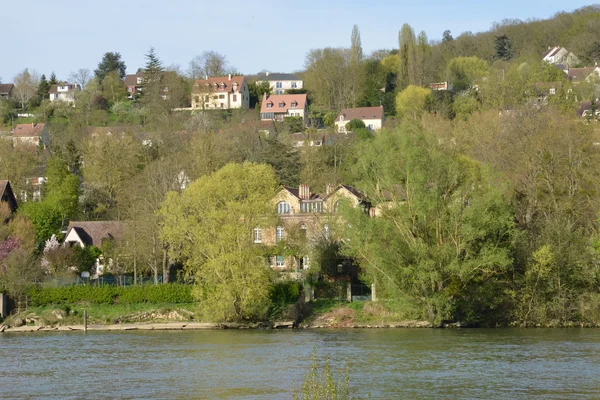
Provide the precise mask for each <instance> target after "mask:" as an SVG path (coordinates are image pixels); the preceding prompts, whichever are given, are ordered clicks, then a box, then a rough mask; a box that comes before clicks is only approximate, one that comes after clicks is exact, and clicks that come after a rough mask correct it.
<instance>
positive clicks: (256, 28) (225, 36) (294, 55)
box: [0, 0, 591, 83]
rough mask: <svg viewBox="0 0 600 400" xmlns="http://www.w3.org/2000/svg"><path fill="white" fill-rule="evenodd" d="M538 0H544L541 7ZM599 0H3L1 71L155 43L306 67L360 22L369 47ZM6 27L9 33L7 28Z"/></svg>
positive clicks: (46, 67)
mask: <svg viewBox="0 0 600 400" xmlns="http://www.w3.org/2000/svg"><path fill="white" fill-rule="evenodd" d="M539 4H543V6H540V5H539ZM589 4H591V3H586V2H582V1H579V0H571V1H569V2H565V1H558V0H544V1H543V2H539V1H529V0H520V1H517V0H504V1H494V2H491V1H485V0H454V1H452V2H451V1H447V0H446V1H442V0H428V1H415V0H412V1H399V0H379V1H378V0H362V1H358V0H321V1H317V0H303V1H294V2H289V3H288V2H285V1H283V2H282V1H270V2H269V1H263V0H255V1H248V0H227V1H223V0H221V1H210V2H208V1H205V0H170V1H155V0H145V1H139V0H103V1H94V2H88V1H81V0H54V1H49V0H29V1H27V2H25V3H24V2H17V1H8V0H0V15H2V16H4V17H5V18H2V21H3V22H2V23H1V24H0V26H1V27H2V31H3V32H4V40H3V41H2V47H3V51H2V52H1V55H0V78H1V79H2V80H1V81H2V82H5V83H6V82H11V81H12V79H13V77H14V76H15V75H16V74H17V73H19V72H21V71H22V70H23V69H24V68H29V70H35V71H37V72H38V73H39V74H46V76H49V75H50V74H51V72H52V71H54V72H55V73H56V75H57V77H58V79H62V80H67V79H68V76H69V73H70V72H71V71H75V70H77V69H79V68H89V69H90V70H92V71H93V70H94V68H96V67H97V65H98V63H99V62H100V60H101V58H102V55H103V54H104V53H106V52H108V51H112V52H119V53H121V56H122V58H123V60H124V61H125V63H126V64H127V71H128V73H135V71H136V70H137V69H138V68H139V67H143V66H144V64H145V58H144V55H145V54H146V53H147V52H148V50H149V48H150V47H151V46H153V47H154V48H155V50H156V52H157V54H158V56H159V57H160V59H161V60H162V62H163V64H164V65H165V66H170V65H179V66H180V67H181V69H182V70H184V71H185V70H187V68H188V65H189V62H190V60H191V59H192V58H194V56H196V55H199V54H201V53H202V52H204V51H207V50H214V51H217V52H219V53H222V54H225V55H226V56H227V59H228V61H229V62H230V64H231V65H232V66H234V67H235V69H236V70H237V71H239V72H241V73H244V74H253V73H256V72H259V71H262V70H267V71H272V72H294V71H298V70H302V69H303V66H304V58H305V55H306V53H307V52H308V51H309V50H310V49H314V48H323V47H342V46H344V47H349V45H350V34H351V32H352V27H353V25H354V24H356V25H358V27H359V29H360V33H361V39H362V46H363V51H364V53H365V54H368V53H369V52H371V51H374V50H378V49H391V48H394V47H397V46H398V44H397V40H398V31H399V30H400V27H401V26H402V24H404V23H408V24H410V25H411V26H412V28H413V29H414V30H415V31H416V32H420V31H422V30H424V31H425V32H426V33H427V36H428V37H429V39H430V40H440V39H441V37H442V33H443V32H444V31H445V30H447V29H449V30H450V31H451V32H452V35H453V36H454V37H456V36H458V35H459V34H460V33H462V32H466V31H471V32H473V33H475V32H480V31H487V30H489V29H490V27H491V26H492V24H493V23H494V22H499V21H502V20H503V19H507V18H510V19H513V18H517V19H521V20H527V19H530V18H535V19H545V18H549V17H552V16H553V15H555V14H556V13H557V12H560V11H573V10H575V9H577V8H581V7H583V6H585V5H589ZM7 35H8V36H7Z"/></svg>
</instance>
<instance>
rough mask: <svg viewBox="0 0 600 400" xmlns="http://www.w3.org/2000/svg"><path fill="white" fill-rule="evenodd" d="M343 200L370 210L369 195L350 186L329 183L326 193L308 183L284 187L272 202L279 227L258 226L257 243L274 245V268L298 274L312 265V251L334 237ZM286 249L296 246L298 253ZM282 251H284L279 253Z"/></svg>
mask: <svg viewBox="0 0 600 400" xmlns="http://www.w3.org/2000/svg"><path fill="white" fill-rule="evenodd" d="M343 201H348V202H349V204H350V205H351V206H353V207H364V208H365V210H368V209H370V204H369V203H368V202H367V201H366V198H365V197H364V196H363V195H362V194H361V193H360V192H359V191H358V190H356V189H355V188H352V187H350V186H346V185H338V186H334V185H327V188H326V192H325V193H324V194H317V193H312V192H311V190H310V187H309V186H308V185H304V184H302V185H300V186H299V187H297V188H292V187H286V186H284V187H282V188H281V190H280V191H279V192H278V193H277V195H276V196H275V197H274V198H273V201H272V206H273V207H274V208H275V212H276V213H277V216H278V223H277V226H275V227H273V226H268V227H260V226H258V227H255V228H254V230H253V235H252V238H253V242H254V244H255V245H263V246H267V247H271V248H273V252H274V253H275V254H274V255H273V256H272V257H270V259H269V264H270V266H271V268H273V269H274V270H276V271H281V272H286V273H292V274H297V275H298V274H300V273H302V271H304V270H306V269H308V268H309V267H310V254H311V252H312V250H313V248H314V247H315V245H318V244H319V243H320V242H322V241H323V240H331V239H334V238H332V237H331V235H333V232H332V229H331V228H332V225H333V224H334V223H335V222H336V220H337V219H339V218H338V217H336V212H337V211H338V208H339V206H340V205H341V204H342V202H343ZM282 244H284V245H283V246H282ZM284 248H294V249H295V252H294V253H295V254H294V255H290V254H289V253H288V255H286V254H284V252H283V251H282V250H283V249H284ZM278 251H282V252H281V253H280V254H278Z"/></svg>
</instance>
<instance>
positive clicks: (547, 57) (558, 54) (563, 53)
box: [542, 46, 579, 64]
mask: <svg viewBox="0 0 600 400" xmlns="http://www.w3.org/2000/svg"><path fill="white" fill-rule="evenodd" d="M542 60H543V61H546V62H547V63H550V64H577V63H579V59H578V58H577V56H576V55H575V54H573V53H572V52H570V51H569V50H567V49H565V48H564V47H560V46H554V47H548V51H547V52H546V53H544V54H543V55H542Z"/></svg>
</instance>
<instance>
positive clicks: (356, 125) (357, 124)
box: [346, 118, 365, 132]
mask: <svg viewBox="0 0 600 400" xmlns="http://www.w3.org/2000/svg"><path fill="white" fill-rule="evenodd" d="M355 129H365V123H364V122H363V121H362V120H361V119H358V118H354V119H353V120H351V121H349V122H348V123H347V124H346V130H347V131H349V132H352V131H354V130H355Z"/></svg>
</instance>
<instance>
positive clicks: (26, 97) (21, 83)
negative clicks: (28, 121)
mask: <svg viewBox="0 0 600 400" xmlns="http://www.w3.org/2000/svg"><path fill="white" fill-rule="evenodd" d="M13 81H14V84H15V89H14V93H15V98H16V99H17V101H18V102H19V104H20V105H21V108H22V109H25V107H26V106H27V104H28V103H29V101H30V100H31V99H33V97H34V96H35V95H36V92H37V86H38V83H39V78H38V75H37V73H36V72H35V71H33V72H31V73H30V72H29V70H28V69H27V68H25V69H24V70H23V71H22V72H21V73H19V74H17V76H15V77H14V79H13Z"/></svg>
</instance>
